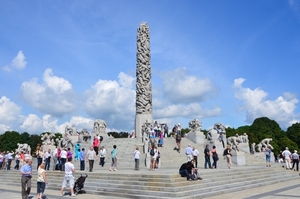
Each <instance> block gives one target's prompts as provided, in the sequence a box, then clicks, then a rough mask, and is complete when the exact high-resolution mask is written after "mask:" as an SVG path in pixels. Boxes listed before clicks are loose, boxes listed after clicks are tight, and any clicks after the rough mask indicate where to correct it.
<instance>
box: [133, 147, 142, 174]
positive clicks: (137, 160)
mask: <svg viewBox="0 0 300 199" xmlns="http://www.w3.org/2000/svg"><path fill="white" fill-rule="evenodd" d="M133 156H134V162H135V164H134V165H135V166H134V169H135V170H140V156H141V153H140V151H139V147H136V148H135V151H134V152H133Z"/></svg>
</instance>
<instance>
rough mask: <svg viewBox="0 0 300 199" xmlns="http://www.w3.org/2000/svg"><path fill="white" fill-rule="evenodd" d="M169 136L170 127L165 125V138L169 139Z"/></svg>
mask: <svg viewBox="0 0 300 199" xmlns="http://www.w3.org/2000/svg"><path fill="white" fill-rule="evenodd" d="M168 135H169V128H168V125H167V124H165V125H164V137H165V138H166V137H168Z"/></svg>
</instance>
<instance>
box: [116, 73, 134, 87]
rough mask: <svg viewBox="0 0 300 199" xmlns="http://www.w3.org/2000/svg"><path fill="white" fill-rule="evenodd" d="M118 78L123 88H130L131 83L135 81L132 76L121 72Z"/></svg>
mask: <svg viewBox="0 0 300 199" xmlns="http://www.w3.org/2000/svg"><path fill="white" fill-rule="evenodd" d="M118 78H119V84H120V85H121V86H122V87H125V88H132V86H133V83H134V81H135V78H134V77H131V76H129V75H127V74H125V73H123V72H120V74H119V76H118Z"/></svg>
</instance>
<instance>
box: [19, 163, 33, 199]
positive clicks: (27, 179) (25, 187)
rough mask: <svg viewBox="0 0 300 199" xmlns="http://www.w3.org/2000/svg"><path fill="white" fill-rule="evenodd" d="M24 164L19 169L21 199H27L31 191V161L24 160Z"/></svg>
mask: <svg viewBox="0 0 300 199" xmlns="http://www.w3.org/2000/svg"><path fill="white" fill-rule="evenodd" d="M25 162H26V164H24V165H23V166H22V168H21V169H20V173H21V175H22V178H21V187H22V199H28V196H29V194H30V190H31V178H32V165H31V164H32V159H25Z"/></svg>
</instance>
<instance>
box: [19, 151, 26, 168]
mask: <svg viewBox="0 0 300 199" xmlns="http://www.w3.org/2000/svg"><path fill="white" fill-rule="evenodd" d="M20 161H21V166H23V165H24V161H25V154H24V151H22V152H21V154H20Z"/></svg>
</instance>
